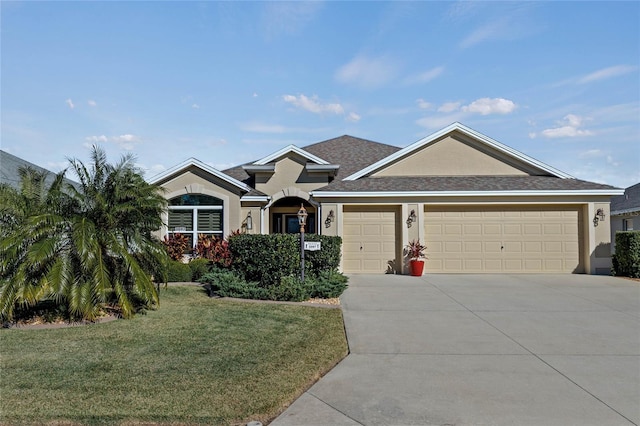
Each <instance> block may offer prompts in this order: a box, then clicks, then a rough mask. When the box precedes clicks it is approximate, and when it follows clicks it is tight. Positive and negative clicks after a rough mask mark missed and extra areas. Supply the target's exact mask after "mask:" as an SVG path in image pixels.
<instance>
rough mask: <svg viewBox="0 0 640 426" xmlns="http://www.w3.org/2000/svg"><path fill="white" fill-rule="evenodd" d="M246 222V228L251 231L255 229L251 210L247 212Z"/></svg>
mask: <svg viewBox="0 0 640 426" xmlns="http://www.w3.org/2000/svg"><path fill="white" fill-rule="evenodd" d="M244 223H245V228H247V230H248V231H251V230H252V229H253V218H252V217H251V212H249V213H247V218H246V219H245V221H244Z"/></svg>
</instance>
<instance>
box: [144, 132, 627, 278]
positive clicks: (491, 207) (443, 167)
mask: <svg viewBox="0 0 640 426" xmlns="http://www.w3.org/2000/svg"><path fill="white" fill-rule="evenodd" d="M150 181H151V183H155V184H158V185H160V186H162V187H163V188H164V189H165V190H166V197H167V199H168V200H169V207H168V212H167V217H166V218H165V219H166V220H165V223H167V224H168V227H167V228H165V229H163V230H162V231H161V232H162V234H164V235H166V234H171V233H174V232H180V233H182V234H184V235H187V236H188V237H189V238H190V239H191V241H193V242H194V244H195V239H196V238H197V235H198V234H199V233H205V234H214V235H219V236H221V237H223V236H225V235H228V234H229V233H230V232H231V231H234V230H236V229H240V230H241V231H242V232H248V233H262V234H268V233H277V232H285V233H297V232H298V231H299V225H298V222H297V217H296V213H297V212H298V210H299V208H300V206H301V204H304V206H305V208H306V209H307V211H308V214H309V216H308V221H307V222H308V224H307V232H315V233H318V234H325V235H339V236H341V237H342V239H343V246H342V263H341V269H342V271H343V272H345V273H406V272H407V266H406V259H405V256H404V254H403V248H404V246H405V245H406V244H407V243H408V242H409V241H410V240H413V239H416V238H419V239H420V241H421V242H423V244H425V245H426V246H427V250H426V254H427V256H428V260H427V262H426V266H425V272H427V273H502V272H508V273H539V272H546V273H587V274H598V273H602V274H608V273H609V270H610V268H611V255H610V250H611V249H610V246H611V232H610V229H609V224H608V223H602V221H606V220H607V218H608V217H609V215H610V211H609V204H610V199H611V197H612V196H615V195H621V194H622V193H623V191H622V190H621V189H618V188H614V187H612V186H609V185H603V184H599V183H593V182H587V181H582V180H578V179H575V178H573V177H572V176H570V175H568V174H567V173H564V172H562V171H560V170H558V169H555V168H553V167H551V166H549V165H547V164H544V163H542V162H540V161H538V160H535V159H533V158H531V157H529V156H527V155H525V154H523V153H521V152H519V151H517V150H515V149H513V148H510V147H508V146H506V145H503V144H502V143H499V142H497V141H495V140H493V139H491V138H490V137H488V136H485V135H483V134H481V133H479V132H477V131H475V130H473V129H470V128H469V127H467V126H464V125H462V124H460V123H454V124H452V125H450V126H448V127H446V128H444V129H442V130H440V131H438V132H435V133H433V134H432V135H430V136H427V137H425V138H424V139H421V140H419V141H417V142H415V143H413V144H411V145H409V146H407V147H405V148H399V147H396V146H391V145H386V144H382V143H377V142H372V141H369V140H364V139H359V138H356V137H352V136H346V135H345V136H340V137H337V138H334V139H329V140H326V141H323V142H318V143H315V144H312V145H308V146H305V147H303V148H300V147H297V146H294V145H289V146H286V147H284V148H282V149H280V150H279V151H276V152H274V153H273V154H270V155H268V156H266V157H264V158H260V159H258V160H256V161H254V162H252V163H248V164H244V165H241V166H238V167H234V168H231V169H228V170H223V171H219V170H216V169H215V168H213V167H211V166H209V165H207V164H206V163H204V162H202V161H200V160H197V159H195V158H191V159H189V160H186V161H184V162H182V163H180V164H178V165H176V166H174V167H172V168H170V169H168V170H166V171H165V172H163V173H161V174H159V175H157V176H155V177H154V178H152V179H151V180H150ZM596 219H597V220H596Z"/></svg>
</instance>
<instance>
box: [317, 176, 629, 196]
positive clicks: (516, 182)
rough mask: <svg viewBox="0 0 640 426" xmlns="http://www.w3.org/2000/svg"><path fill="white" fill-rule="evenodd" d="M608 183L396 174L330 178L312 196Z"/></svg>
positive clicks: (563, 188)
mask: <svg viewBox="0 0 640 426" xmlns="http://www.w3.org/2000/svg"><path fill="white" fill-rule="evenodd" d="M620 193H621V190H620V189H618V188H615V187H613V186H610V185H603V184H599V183H593V182H587V181H583V180H578V179H558V178H557V177H554V176H399V177H366V178H360V179H358V180H343V181H334V182H332V183H331V184H330V185H327V186H325V187H323V188H320V189H317V190H315V191H312V194H313V195H314V196H327V197H328V196H354V195H356V194H362V195H363V196H364V195H366V196H373V195H375V196H394V195H408V194H411V195H419V196H425V195H438V196H443V195H532V194H535V195H545V194H548V195H551V194H553V195H580V194H590V195H615V194H620Z"/></svg>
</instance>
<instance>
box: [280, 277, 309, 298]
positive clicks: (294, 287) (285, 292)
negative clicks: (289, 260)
mask: <svg viewBox="0 0 640 426" xmlns="http://www.w3.org/2000/svg"><path fill="white" fill-rule="evenodd" d="M312 285H313V280H312V279H311V280H306V281H304V282H303V281H302V280H301V279H300V277H298V276H294V275H290V276H287V277H282V278H281V279H280V283H278V284H276V285H272V286H271V287H269V299H271V300H282V301H287V302H302V301H303V300H307V299H309V297H310V294H311V286H312Z"/></svg>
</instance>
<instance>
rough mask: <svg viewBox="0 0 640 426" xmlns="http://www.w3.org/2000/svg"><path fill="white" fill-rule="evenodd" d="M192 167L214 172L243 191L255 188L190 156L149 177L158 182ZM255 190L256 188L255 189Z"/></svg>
mask: <svg viewBox="0 0 640 426" xmlns="http://www.w3.org/2000/svg"><path fill="white" fill-rule="evenodd" d="M190 167H197V168H199V169H201V170H204V171H205V172H207V173H209V174H212V175H213V176H216V177H217V178H219V179H221V180H223V181H225V182H227V183H230V184H231V185H233V186H235V187H237V188H238V189H241V190H242V191H247V192H251V191H252V190H253V188H251V187H250V186H248V185H247V184H245V183H243V182H240V181H239V180H237V179H234V178H233V177H231V176H229V175H228V174H226V173H223V172H221V171H220V170H218V169H215V168H213V167H211V166H209V165H208V164H206V163H203V162H202V161H200V160H198V159H195V158H189V159H188V160H185V161H183V162H182V163H180V164H178V165H177V166H174V167H172V168H170V169H168V170H165V171H164V172H162V173H159V174H157V175H155V176H154V177H152V178H151V179H149V183H158V182H160V181H162V180H164V179H167V178H169V177H171V176H173V175H175V174H178V173H180V172H182V171H184V170H186V169H188V168H190ZM253 191H255V190H253ZM255 192H259V191H255Z"/></svg>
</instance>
